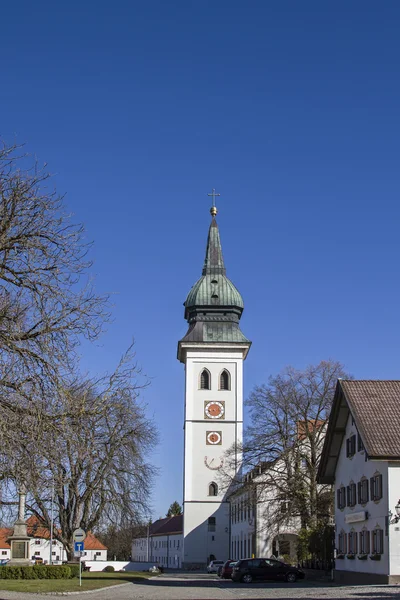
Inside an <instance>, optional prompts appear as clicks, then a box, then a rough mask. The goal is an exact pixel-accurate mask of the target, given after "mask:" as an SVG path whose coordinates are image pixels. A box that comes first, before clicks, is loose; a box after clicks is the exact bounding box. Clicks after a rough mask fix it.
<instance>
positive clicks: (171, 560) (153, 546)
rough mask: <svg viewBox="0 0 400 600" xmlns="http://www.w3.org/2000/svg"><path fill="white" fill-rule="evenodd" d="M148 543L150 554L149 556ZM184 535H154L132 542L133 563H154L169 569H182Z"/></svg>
mask: <svg viewBox="0 0 400 600" xmlns="http://www.w3.org/2000/svg"><path fill="white" fill-rule="evenodd" d="M147 543H149V553H148V554H147ZM182 544H183V534H171V535H154V536H152V537H150V538H149V539H147V538H137V539H135V540H133V542H132V561H137V562H152V563H154V564H155V565H160V566H161V567H164V568H169V569H180V568H181V566H182Z"/></svg>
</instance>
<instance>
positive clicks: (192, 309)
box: [181, 206, 249, 343]
mask: <svg viewBox="0 0 400 600" xmlns="http://www.w3.org/2000/svg"><path fill="white" fill-rule="evenodd" d="M216 213H217V209H216V207H215V206H213V207H212V208H211V215H212V221H211V225H210V229H209V232H208V239H207V249H206V257H205V260H204V266H203V272H202V276H201V277H200V279H199V280H198V281H197V282H196V283H195V284H194V286H193V287H192V289H191V290H190V292H189V294H188V296H187V298H186V301H185V303H184V306H185V319H186V320H187V321H188V323H189V330H188V332H187V334H186V336H185V337H184V338H183V339H182V340H181V341H182V342H183V341H194V342H201V341H202V342H242V343H243V342H246V343H249V342H248V340H247V338H245V336H244V335H243V333H242V332H241V331H240V328H239V320H240V317H241V315H242V312H243V307H244V305H243V299H242V296H241V295H240V293H239V291H238V290H237V289H236V287H235V286H234V285H233V283H232V282H231V280H230V279H228V277H227V276H226V269H225V264H224V259H223V256H222V248H221V240H220V237H219V231H218V225H217V222H216V220H215V215H216Z"/></svg>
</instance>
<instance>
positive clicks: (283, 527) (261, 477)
mask: <svg viewBox="0 0 400 600" xmlns="http://www.w3.org/2000/svg"><path fill="white" fill-rule="evenodd" d="M278 468H279V461H278V462H276V463H274V465H273V469H274V471H275V472H276V470H277V469H278ZM282 468H283V465H282ZM271 469H272V467H271ZM274 475H275V473H274ZM269 480H270V476H269V471H268V463H264V464H263V465H260V467H256V468H255V469H253V470H252V471H251V472H250V473H248V474H247V475H246V476H245V479H244V483H243V486H241V487H240V488H238V490H237V491H236V492H235V493H234V494H232V496H231V498H230V501H231V558H232V559H241V558H252V557H264V558H268V557H271V556H275V557H276V558H278V557H279V558H282V559H284V560H286V561H291V562H293V563H296V562H297V537H298V532H299V530H300V528H301V520H300V518H298V517H291V516H290V511H289V505H288V502H286V501H282V500H280V499H279V497H277V493H276V489H275V487H274V486H273V485H272V484H271V483H270V481H269Z"/></svg>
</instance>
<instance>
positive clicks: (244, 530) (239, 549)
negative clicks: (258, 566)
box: [230, 490, 256, 559]
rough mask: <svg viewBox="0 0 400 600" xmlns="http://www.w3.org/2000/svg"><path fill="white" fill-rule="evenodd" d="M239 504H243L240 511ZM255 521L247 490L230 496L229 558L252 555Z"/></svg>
mask: <svg viewBox="0 0 400 600" xmlns="http://www.w3.org/2000/svg"><path fill="white" fill-rule="evenodd" d="M241 505H243V510H242V511H241V510H240V507H241ZM234 514H236V520H234V519H233V515H234ZM255 521H256V519H255V515H254V511H253V507H252V505H251V501H250V497H249V492H248V490H246V491H243V493H241V494H240V493H238V494H235V496H233V497H232V498H231V550H230V557H231V558H233V559H240V558H249V557H251V556H252V554H253V552H254V550H255V549H254V534H255ZM249 542H250V544H249ZM249 546H250V550H249Z"/></svg>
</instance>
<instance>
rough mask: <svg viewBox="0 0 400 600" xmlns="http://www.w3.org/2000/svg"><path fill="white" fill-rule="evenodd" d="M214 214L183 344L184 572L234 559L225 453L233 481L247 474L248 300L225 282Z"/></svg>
mask: <svg viewBox="0 0 400 600" xmlns="http://www.w3.org/2000/svg"><path fill="white" fill-rule="evenodd" d="M211 214H212V222H211V226H210V230H209V235H208V241H207V250H206V258H205V263H204V268H203V273H202V277H201V278H200V279H199V280H198V281H197V282H196V284H195V285H194V286H193V287H192V289H191V290H190V292H189V294H188V297H187V299H186V302H185V318H186V319H187V321H188V324H189V329H188V332H187V334H186V335H185V337H184V338H183V339H182V340H180V342H179V345H178V359H179V360H180V361H181V362H182V363H184V365H185V417H184V419H185V420H184V501H183V506H184V540H183V566H185V567H190V566H205V565H206V564H207V563H208V562H209V561H210V560H213V559H217V560H226V559H228V558H229V555H230V513H229V501H228V493H227V492H226V491H222V490H221V486H220V484H219V472H220V470H221V469H224V471H225V472H226V469H227V468H228V467H227V465H226V464H224V460H225V458H224V455H225V452H226V451H227V450H228V449H232V448H233V449H234V450H233V454H231V456H230V459H229V464H230V467H229V468H230V470H231V472H230V473H229V475H231V477H232V478H234V477H235V476H236V475H237V474H238V473H239V472H240V468H241V456H240V454H239V449H238V447H239V444H240V443H241V440H242V430H243V361H244V359H245V358H246V356H247V353H248V350H249V348H250V342H249V340H247V339H246V338H245V336H244V335H243V333H242V332H241V331H240V328H239V320H240V317H241V314H242V311H243V300H242V297H241V296H240V294H239V292H238V291H237V289H236V288H235V286H234V285H233V283H232V282H231V281H230V280H229V279H228V278H227V277H226V270H225V265H224V261H223V257H222V250H221V244H220V238H219V232H218V227H217V223H216V221H215V214H216V208H215V207H213V208H212V209H211ZM231 465H233V466H232V467H231Z"/></svg>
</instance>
